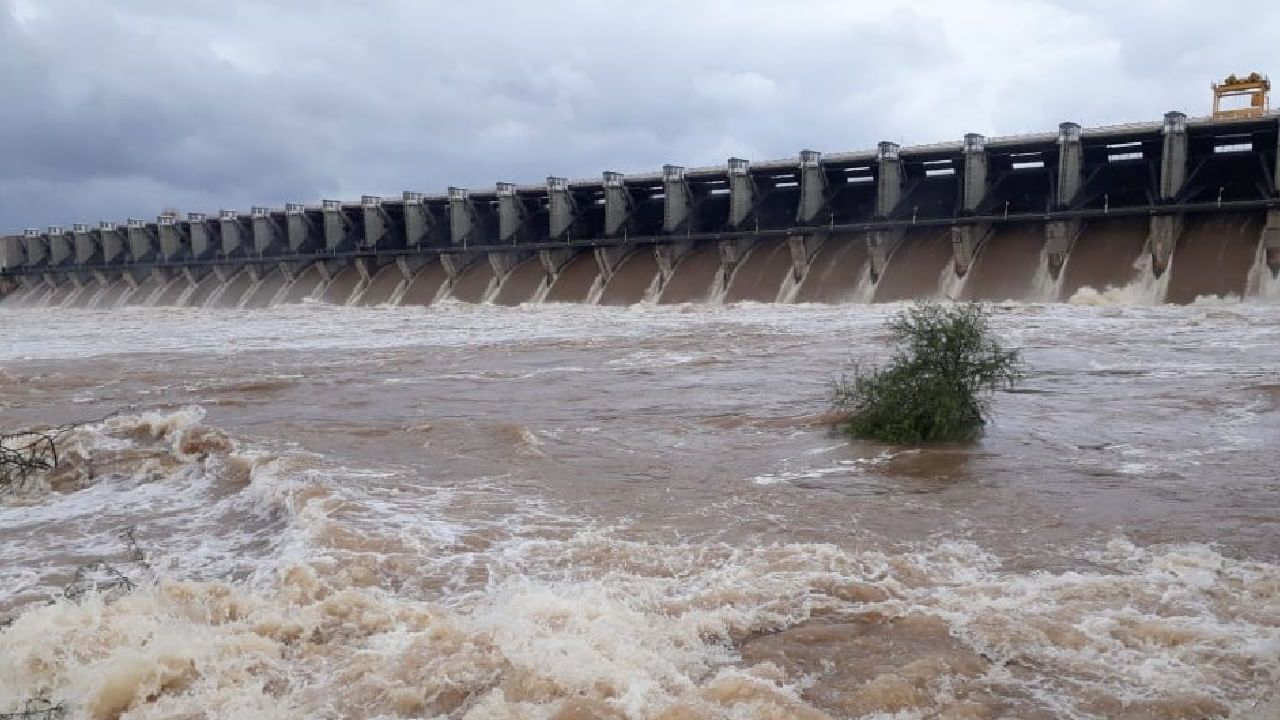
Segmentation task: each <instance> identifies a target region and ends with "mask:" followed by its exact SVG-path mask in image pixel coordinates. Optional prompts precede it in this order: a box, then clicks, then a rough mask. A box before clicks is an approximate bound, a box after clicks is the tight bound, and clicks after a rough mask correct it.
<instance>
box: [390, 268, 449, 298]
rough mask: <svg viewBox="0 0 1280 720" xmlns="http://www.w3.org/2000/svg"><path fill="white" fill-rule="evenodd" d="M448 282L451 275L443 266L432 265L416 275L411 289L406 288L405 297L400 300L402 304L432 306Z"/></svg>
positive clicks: (411, 283) (410, 286)
mask: <svg viewBox="0 0 1280 720" xmlns="http://www.w3.org/2000/svg"><path fill="white" fill-rule="evenodd" d="M448 280H449V274H448V273H447V272H445V269H444V266H443V265H441V264H440V263H438V262H436V263H430V264H428V265H427V266H425V267H423V268H422V269H421V270H419V271H418V272H417V273H415V274H414V276H413V280H412V281H411V282H410V283H409V287H407V288H405V291H404V297H402V298H401V299H400V304H401V305H430V304H431V303H433V302H435V299H436V295H437V294H438V293H439V292H440V288H441V287H443V286H444V284H445V283H446V282H448Z"/></svg>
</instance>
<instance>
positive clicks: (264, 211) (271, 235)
mask: <svg viewBox="0 0 1280 720" xmlns="http://www.w3.org/2000/svg"><path fill="white" fill-rule="evenodd" d="M249 223H250V225H251V226H252V228H253V251H254V252H255V253H257V254H258V255H267V254H270V253H272V252H273V251H274V250H275V249H276V248H277V247H279V245H280V244H282V243H283V240H284V238H283V237H282V235H283V233H281V232H280V228H278V227H276V223H275V220H273V219H272V218H271V208H268V207H263V206H261V205H259V206H255V207H253V208H251V209H250V210H249Z"/></svg>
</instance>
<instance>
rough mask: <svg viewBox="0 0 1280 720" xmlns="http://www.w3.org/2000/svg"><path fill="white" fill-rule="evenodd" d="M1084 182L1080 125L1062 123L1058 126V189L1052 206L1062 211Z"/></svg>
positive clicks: (1069, 203) (1074, 197)
mask: <svg viewBox="0 0 1280 720" xmlns="http://www.w3.org/2000/svg"><path fill="white" fill-rule="evenodd" d="M1083 181H1084V149H1083V146H1082V145H1081V144H1080V125H1078V124H1077V123H1073V122H1064V123H1060V124H1059V125H1058V189H1057V194H1056V195H1055V197H1054V201H1053V206H1054V208H1056V209H1058V210H1063V209H1066V208H1068V207H1070V206H1071V202H1072V201H1073V200H1075V199H1076V195H1078V194H1079V193H1080V185H1081V184H1082V183H1083Z"/></svg>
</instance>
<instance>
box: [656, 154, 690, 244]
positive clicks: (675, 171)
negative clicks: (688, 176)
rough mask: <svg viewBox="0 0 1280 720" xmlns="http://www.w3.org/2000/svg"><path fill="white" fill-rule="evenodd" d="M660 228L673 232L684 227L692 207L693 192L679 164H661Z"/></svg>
mask: <svg viewBox="0 0 1280 720" xmlns="http://www.w3.org/2000/svg"><path fill="white" fill-rule="evenodd" d="M662 195H663V201H662V229H663V231H664V232H669V233H673V232H676V231H677V230H680V229H681V228H684V229H686V230H687V229H688V228H687V227H685V221H687V220H688V219H689V211H690V210H691V209H693V192H692V191H690V190H689V183H687V182H685V179H684V168H682V167H680V166H679V165H663V166H662Z"/></svg>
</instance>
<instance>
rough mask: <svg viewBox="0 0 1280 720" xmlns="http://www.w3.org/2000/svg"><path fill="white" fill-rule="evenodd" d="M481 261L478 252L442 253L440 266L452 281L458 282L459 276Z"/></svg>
mask: <svg viewBox="0 0 1280 720" xmlns="http://www.w3.org/2000/svg"><path fill="white" fill-rule="evenodd" d="M479 259H480V253H476V252H460V253H441V254H440V266H441V267H443V268H444V272H445V274H446V275H448V276H449V279H450V280H457V279H458V276H459V275H461V274H462V273H463V272H465V271H466V269H467V268H469V267H471V266H472V265H473V264H475V262H476V261H477V260H479Z"/></svg>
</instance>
